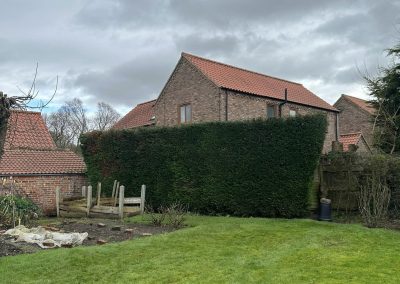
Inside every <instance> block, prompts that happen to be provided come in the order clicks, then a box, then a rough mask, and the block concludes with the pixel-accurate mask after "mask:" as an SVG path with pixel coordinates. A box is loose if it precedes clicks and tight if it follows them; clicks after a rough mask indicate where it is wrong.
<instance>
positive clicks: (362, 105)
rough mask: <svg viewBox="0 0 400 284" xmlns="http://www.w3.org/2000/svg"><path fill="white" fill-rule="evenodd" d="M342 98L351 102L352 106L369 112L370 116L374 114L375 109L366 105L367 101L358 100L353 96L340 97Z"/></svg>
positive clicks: (368, 104)
mask: <svg viewBox="0 0 400 284" xmlns="http://www.w3.org/2000/svg"><path fill="white" fill-rule="evenodd" d="M342 96H343V97H344V98H346V99H348V100H349V101H351V102H352V103H353V104H355V105H356V106H358V107H359V108H361V109H363V110H365V111H367V112H369V113H370V114H374V113H375V108H374V107H373V106H372V105H371V104H370V103H368V101H366V100H363V99H360V98H356V97H353V96H349V95H342Z"/></svg>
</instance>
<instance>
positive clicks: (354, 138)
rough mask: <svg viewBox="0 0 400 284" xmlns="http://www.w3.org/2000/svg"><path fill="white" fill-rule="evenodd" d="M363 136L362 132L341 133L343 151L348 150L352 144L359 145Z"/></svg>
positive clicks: (340, 140)
mask: <svg viewBox="0 0 400 284" xmlns="http://www.w3.org/2000/svg"><path fill="white" fill-rule="evenodd" d="M361 136H362V134H361V132H356V133H349V134H341V135H340V137H339V142H340V143H342V144H343V151H345V152H346V151H348V150H349V145H350V144H353V145H357V144H358V142H359V141H360V139H361Z"/></svg>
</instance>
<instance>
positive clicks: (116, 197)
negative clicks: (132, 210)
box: [114, 181, 120, 207]
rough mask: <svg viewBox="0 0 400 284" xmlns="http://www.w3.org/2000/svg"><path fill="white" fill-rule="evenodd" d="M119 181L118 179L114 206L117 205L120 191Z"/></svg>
mask: <svg viewBox="0 0 400 284" xmlns="http://www.w3.org/2000/svg"><path fill="white" fill-rule="evenodd" d="M119 188H120V187H119V181H117V186H116V187H115V196H114V207H115V206H117V199H118V192H119V190H118V189H119Z"/></svg>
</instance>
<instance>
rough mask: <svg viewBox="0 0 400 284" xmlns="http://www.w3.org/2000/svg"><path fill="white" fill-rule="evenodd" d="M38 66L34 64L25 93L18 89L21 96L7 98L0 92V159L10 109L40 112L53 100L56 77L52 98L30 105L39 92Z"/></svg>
mask: <svg viewBox="0 0 400 284" xmlns="http://www.w3.org/2000/svg"><path fill="white" fill-rule="evenodd" d="M38 67H39V65H38V64H36V69H35V74H34V77H33V80H32V84H31V86H30V88H29V89H28V90H27V91H24V90H22V89H21V88H20V87H18V89H19V91H20V92H21V95H19V96H8V95H7V94H4V93H3V92H1V91H0V157H1V156H2V154H3V147H4V142H5V136H6V133H7V125H8V119H9V117H10V113H11V110H12V109H21V110H26V109H36V110H39V111H41V110H42V109H43V108H45V107H46V106H47V105H48V104H49V103H50V102H51V101H52V100H53V98H54V96H55V95H56V93H57V89H58V76H57V77H56V86H55V89H54V92H53V94H52V96H51V97H50V98H49V99H48V100H47V101H46V102H43V101H41V100H39V103H38V104H36V105H32V103H31V102H32V101H33V100H36V99H37V96H38V94H39V90H38V89H37V88H36V77H37V74H38Z"/></svg>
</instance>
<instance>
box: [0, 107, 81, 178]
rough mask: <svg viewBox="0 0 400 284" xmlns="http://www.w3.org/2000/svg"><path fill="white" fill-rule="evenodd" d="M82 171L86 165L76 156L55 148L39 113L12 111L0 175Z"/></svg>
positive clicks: (76, 172)
mask: <svg viewBox="0 0 400 284" xmlns="http://www.w3.org/2000/svg"><path fill="white" fill-rule="evenodd" d="M85 171H86V165H85V163H84V161H83V159H82V158H81V157H80V156H79V155H77V154H76V153H74V152H72V151H70V150H62V149H57V147H56V145H55V143H54V142H53V139H52V137H51V135H50V133H49V131H48V129H47V127H46V124H45V122H44V120H43V118H42V115H41V114H40V113H39V112H29V111H16V110H13V111H11V115H10V117H9V119H8V124H7V132H6V140H5V143H4V153H3V155H2V156H1V159H0V175H29V174H82V173H84V172H85Z"/></svg>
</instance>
